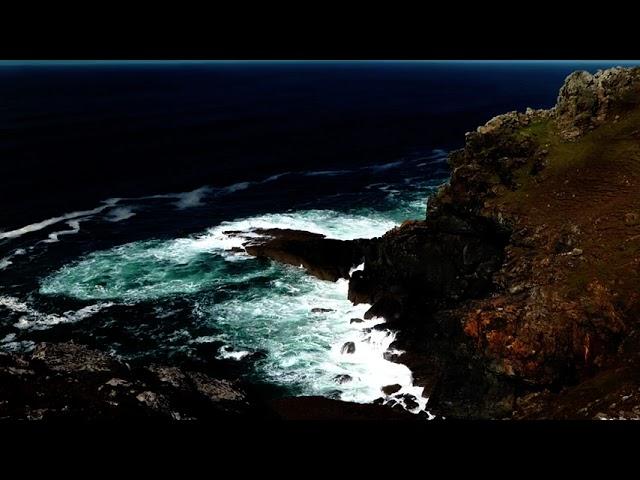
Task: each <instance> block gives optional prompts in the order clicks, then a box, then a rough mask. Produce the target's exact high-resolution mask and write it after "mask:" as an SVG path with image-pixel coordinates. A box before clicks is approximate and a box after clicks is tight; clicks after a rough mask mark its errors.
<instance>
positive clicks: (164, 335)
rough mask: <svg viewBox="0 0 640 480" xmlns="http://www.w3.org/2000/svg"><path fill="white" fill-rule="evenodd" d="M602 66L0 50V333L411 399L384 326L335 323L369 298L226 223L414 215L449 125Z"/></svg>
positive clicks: (354, 230) (3, 344)
mask: <svg viewBox="0 0 640 480" xmlns="http://www.w3.org/2000/svg"><path fill="white" fill-rule="evenodd" d="M615 63H616V64H618V63H621V62H615ZM623 63H624V62H623ZM626 63H628V62H626ZM606 66H609V64H607V63H605V62H600V63H599V62H588V63H582V64H579V63H576V62H573V63H567V62H554V63H548V62H547V63H545V62H515V63H514V62H512V63H495V62H494V63H490V62H456V63H447V62H431V63H430V62H259V63H247V62H183V63H175V64H172V63H163V62H148V63H122V62H109V63H95V62H94V63H82V62H77V63H73V62H67V63H63V64H58V63H55V62H44V63H42V62H41V63H20V62H13V63H5V64H0V202H1V203H0V205H2V209H1V210H0V348H3V349H7V350H12V349H13V350H22V349H29V348H30V347H31V346H32V345H33V342H35V341H39V340H68V339H75V340H77V341H79V342H83V343H89V344H91V345H95V346H97V347H99V348H102V349H104V350H108V351H112V352H114V353H116V354H119V355H122V356H124V357H130V358H146V359H153V360H161V361H165V362H178V361H190V360H194V361H195V360H198V361H202V362H208V361H215V360H217V361H218V363H216V365H218V366H219V368H220V369H222V370H223V371H229V372H234V373H237V372H241V373H242V374H244V375H246V376H247V377H248V378H250V379H252V380H253V381H257V382H262V383H266V384H268V385H273V386H278V387H282V388H284V390H285V391H286V392H288V393H294V394H320V395H327V396H334V397H339V398H344V399H350V400H357V401H371V400H373V399H374V398H376V397H378V396H380V391H379V388H380V386H382V385H385V384H390V383H400V384H401V385H403V392H412V393H414V394H417V395H418V396H419V389H417V387H414V386H412V381H411V373H410V372H409V371H408V369H407V368H406V367H404V366H402V365H400V364H392V363H390V362H387V361H385V360H384V359H383V358H382V353H383V352H384V351H386V350H387V349H388V348H389V345H390V343H391V342H392V341H393V332H388V331H387V332H385V331H381V330H373V331H371V332H369V331H367V330H366V328H368V327H371V325H372V324H374V323H376V322H380V321H382V320H372V321H371V322H366V323H365V324H350V323H349V319H350V318H353V317H357V316H361V315H362V314H363V313H364V311H365V310H366V306H357V307H354V306H352V305H351V304H350V303H349V302H348V301H347V300H346V282H344V283H341V282H338V283H337V284H333V283H330V282H322V281H320V280H316V279H313V278H310V277H308V276H306V275H305V274H304V272H303V271H301V270H300V269H297V268H294V267H284V266H280V265H275V264H271V263H269V262H263V261H259V260H256V259H252V258H249V257H247V256H246V255H243V254H242V253H234V252H231V251H230V250H229V249H230V248H231V247H234V246H239V244H238V240H237V239H234V238H232V237H230V236H229V235H227V234H225V232H226V231H228V230H238V229H243V230H250V229H251V228H255V227H260V226H262V227H273V226H278V227H282V228H300V229H306V230H312V231H317V232H320V233H325V234H326V235H328V236H331V237H334V238H344V239H350V238H359V237H372V236H377V235H381V234H382V233H384V232H385V231H386V230H388V229H389V228H391V227H393V226H394V225H397V224H398V223H400V222H401V221H403V220H404V219H407V218H422V217H424V215H425V206H426V199H427V197H428V195H429V194H430V192H432V191H434V189H435V188H437V186H438V185H440V184H441V183H442V182H444V181H446V179H447V176H448V173H449V172H448V167H447V164H446V161H445V157H446V152H447V151H449V150H451V149H454V148H459V147H461V146H462V142H463V139H464V133H465V132H467V131H470V130H472V129H474V128H475V127H477V126H478V125H480V124H482V123H484V122H486V121H487V120H488V119H489V118H491V117H492V116H494V115H496V114H499V113H503V112H505V111H510V110H524V109H525V108H526V107H533V108H547V107H551V106H552V105H553V104H554V103H555V99H556V96H557V91H558V88H559V87H560V85H561V84H562V82H563V80H564V78H565V77H566V75H567V74H569V73H570V72H571V71H573V70H575V69H578V68H581V69H587V70H590V71H595V70H596V69H598V68H602V67H606ZM316 307H321V308H329V309H331V311H330V312H320V313H318V312H312V309H313V308H316ZM345 341H355V342H356V343H357V345H358V348H357V350H356V354H355V355H344V354H342V353H341V351H340V346H341V345H342V344H343V343H344V342H345ZM339 375H350V376H351V377H352V380H351V381H350V382H347V383H344V384H340V383H338V382H336V380H335V378H336V377H337V376H339ZM423 403H424V402H423ZM423 403H422V406H424V404H423Z"/></svg>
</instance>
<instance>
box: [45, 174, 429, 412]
mask: <svg viewBox="0 0 640 480" xmlns="http://www.w3.org/2000/svg"><path fill="white" fill-rule="evenodd" d="M437 183H440V182H435V181H432V182H430V183H429V182H427V183H424V184H422V185H412V187H411V188H406V189H404V190H402V189H400V186H398V185H396V186H393V185H391V186H390V185H388V184H384V183H381V184H373V185H371V186H369V187H370V188H373V189H377V190H378V191H380V192H381V193H382V194H383V199H382V201H380V202H379V204H378V205H377V208H373V207H366V206H362V207H357V208H354V209H348V210H344V211H338V210H332V209H306V210H304V209H303V210H292V211H289V212H284V213H269V214H263V215H257V216H250V217H246V218H239V219H236V220H233V221H225V222H222V223H221V224H219V225H216V226H214V227H212V228H210V229H208V230H207V231H205V232H202V233H200V234H196V235H192V236H187V237H184V238H175V239H171V240H153V239H152V240H144V241H138V242H132V243H127V244H124V245H119V246H116V247H114V248H111V249H107V250H102V251H95V252H91V253H89V254H88V255H85V256H83V257H81V258H79V259H78V260H76V261H74V262H71V263H69V264H67V265H65V266H63V267H62V268H61V269H59V270H58V271H56V272H54V273H53V274H52V275H49V276H47V277H46V278H44V279H43V280H42V281H41V284H40V291H39V293H40V294H42V295H45V296H58V297H60V296H63V297H68V298H73V299H77V300H82V301H86V302H96V304H98V303H101V304H103V305H104V304H105V303H106V302H109V305H111V304H114V303H115V304H128V305H135V304H137V303H139V302H149V301H161V300H166V299H167V298H171V297H180V298H189V299H190V301H191V302H192V315H193V316H194V317H195V318H196V319H197V321H198V323H199V324H201V325H208V326H211V327H215V329H216V331H217V332H219V333H217V334H215V335H205V336H196V335H193V334H190V333H189V332H185V335H184V336H185V338H184V341H185V342H187V343H191V344H193V343H207V342H223V343H224V347H222V348H221V349H220V350H219V352H218V356H219V357H220V358H228V359H236V360H241V359H242V358H244V357H245V356H246V355H248V354H250V353H253V352H257V351H260V352H265V356H264V359H262V360H260V361H259V362H258V364H257V365H256V372H255V374H256V375H257V377H259V378H260V379H261V380H263V381H266V382H270V383H274V384H277V385H281V386H285V387H287V388H289V389H290V390H291V391H292V392H294V393H297V394H304V395H325V396H332V397H338V398H342V399H345V400H355V401H365V402H366V401H372V400H374V399H375V398H378V397H380V396H381V392H380V387H381V386H384V385H388V384H394V383H399V384H401V385H403V386H404V390H403V392H413V393H414V394H415V393H420V392H416V387H413V386H412V378H411V372H410V371H409V369H408V368H407V367H405V366H404V365H401V364H397V363H391V362H388V361H386V360H384V358H383V353H384V352H385V351H387V350H388V349H389V345H390V344H391V342H392V341H393V340H394V335H393V333H392V332H390V331H386V330H371V327H372V326H374V325H376V324H378V323H382V322H383V320H382V319H372V320H368V321H365V322H363V323H351V322H350V320H351V319H353V318H362V317H363V314H364V312H365V311H366V310H367V309H368V307H369V306H368V305H358V306H354V305H352V304H351V303H350V302H349V301H348V300H347V289H348V283H347V281H346V280H340V281H338V282H335V283H334V282H327V281H322V280H318V279H316V278H314V277H311V276H309V275H307V274H306V272H305V271H304V270H303V269H301V268H297V267H293V266H286V265H280V264H277V263H273V262H265V261H262V260H258V259H255V258H253V257H250V256H249V255H247V254H246V253H244V252H234V251H231V248H233V247H239V246H241V243H242V241H243V240H242V239H239V238H237V237H233V236H229V235H227V234H225V233H224V232H226V231H237V230H242V231H245V232H249V234H251V233H250V232H251V230H252V229H255V228H273V227H278V228H291V229H300V230H307V231H311V232H317V233H322V234H324V235H326V236H327V237H330V238H337V239H344V240H348V239H354V238H371V237H375V236H379V235H382V234H384V233H385V232H386V231H388V230H389V229H391V228H393V227H394V226H396V225H398V224H399V223H401V222H402V221H404V220H406V219H408V218H423V217H424V215H425V209H426V198H427V196H428V193H429V192H430V191H432V190H433V188H434V186H435V185H436V184H437ZM314 309H316V311H313V310H314ZM317 309H324V311H318V310H317ZM349 341H352V342H354V343H355V344H356V352H355V353H353V354H345V353H342V351H341V348H342V345H343V344H344V343H345V342H349ZM341 375H342V376H345V375H348V376H349V377H350V378H351V380H350V381H348V382H345V383H339V382H338V381H337V378H338V377H339V376H341Z"/></svg>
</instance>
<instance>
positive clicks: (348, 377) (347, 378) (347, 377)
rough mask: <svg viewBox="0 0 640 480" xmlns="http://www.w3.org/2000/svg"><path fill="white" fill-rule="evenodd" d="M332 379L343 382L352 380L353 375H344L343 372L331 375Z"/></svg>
mask: <svg viewBox="0 0 640 480" xmlns="http://www.w3.org/2000/svg"><path fill="white" fill-rule="evenodd" d="M333 379H334V380H335V381H336V383H339V384H343V383H348V382H350V381H352V380H353V377H352V376H351V375H346V374H344V373H343V374H340V375H336V376H335V377H333Z"/></svg>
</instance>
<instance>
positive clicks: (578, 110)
mask: <svg viewBox="0 0 640 480" xmlns="http://www.w3.org/2000/svg"><path fill="white" fill-rule="evenodd" d="M639 125H640V69H638V68H635V69H623V68H615V69H610V70H606V71H603V72H598V73H596V74H595V75H591V74H589V73H586V72H577V73H574V74H572V75H570V76H569V77H568V78H567V80H566V82H565V84H564V86H563V87H562V88H561V90H560V93H559V96H558V101H557V105H556V106H555V107H554V108H553V109H551V110H531V109H527V111H526V112H525V113H518V112H510V113H507V114H504V115H499V116H497V117H495V118H493V119H491V120H490V121H489V122H487V123H486V124H485V125H483V126H481V127H479V128H478V129H477V130H476V131H474V132H470V133H468V134H466V136H465V146H464V148H463V149H460V150H458V151H455V152H452V153H451V154H450V157H449V163H450V165H451V168H452V174H451V179H450V182H449V183H448V184H447V185H446V186H444V187H443V188H442V189H441V190H440V191H439V192H438V193H437V194H436V195H435V196H434V197H433V198H431V199H430V201H429V204H428V215H427V218H426V219H425V220H422V221H411V222H405V224H403V225H402V226H400V227H398V228H396V229H393V230H391V231H390V232H387V233H386V234H385V235H384V236H382V237H381V238H378V239H373V240H370V241H359V242H355V243H353V244H352V246H351V247H348V246H347V245H348V242H347V243H345V244H340V249H341V250H342V251H343V252H345V251H347V252H348V251H349V250H350V249H351V252H352V253H353V252H356V253H354V254H353V255H352V256H350V255H349V254H343V256H342V257H336V258H338V260H337V261H335V260H334V259H333V258H331V256H327V255H324V253H323V256H322V258H321V261H319V259H314V261H313V262H309V263H310V264H311V265H313V264H320V265H321V269H320V270H321V271H322V272H333V273H331V274H326V273H324V274H321V276H324V278H333V279H335V278H338V277H342V278H347V275H346V272H347V271H348V269H349V268H350V267H351V266H353V265H355V264H360V263H361V261H362V260H364V264H365V267H364V269H363V270H362V271H356V272H355V273H354V274H353V276H352V277H351V279H350V282H349V299H350V300H351V301H352V302H354V303H370V304H371V305H372V306H371V308H370V310H369V311H368V312H367V314H366V315H365V318H372V317H375V316H383V317H385V318H386V319H387V320H388V321H391V322H393V326H394V328H396V329H398V336H397V340H396V343H397V345H398V347H400V348H401V349H402V350H404V351H405V352H406V353H405V354H404V355H403V356H402V361H403V363H406V364H407V365H408V366H409V367H410V368H411V369H412V371H413V373H414V377H415V379H416V382H417V383H418V384H420V385H424V386H425V388H426V391H427V394H428V396H429V398H430V400H429V409H430V410H431V411H432V413H436V414H440V415H444V416H446V417H448V418H452V417H464V418H508V417H511V416H515V417H516V418H525V417H526V418H539V417H543V416H545V415H552V416H554V415H555V416H558V417H562V418H573V417H575V418H583V417H584V415H583V414H582V413H580V412H579V411H578V409H577V408H578V405H579V402H578V401H576V400H575V399H577V398H579V397H580V396H581V395H583V396H586V397H589V395H591V394H589V395H587V394H586V392H587V391H588V390H587V389H588V385H589V384H593V385H598V386H599V387H598V388H599V389H600V392H599V393H597V394H596V393H593V390H591V392H592V394H593V395H595V397H593V396H592V397H591V398H592V400H593V401H595V399H597V398H601V399H605V398H606V399H609V398H613V397H612V396H615V395H617V393H616V392H627V390H628V389H630V388H632V387H633V385H634V383H633V382H634V381H635V380H633V381H632V380H631V377H630V375H629V374H627V373H624V372H629V371H630V370H629V368H630V367H628V366H626V367H625V366H620V361H621V355H622V354H621V353H620V346H621V344H623V343H624V341H625V339H627V338H628V336H629V335H630V334H631V332H632V331H633V330H634V329H635V323H634V322H636V319H637V316H638V314H640V296H639V295H638V293H637V292H638V291H640V273H639V272H640V268H637V267H638V266H639V264H640V255H639V252H640V230H639V229H640V222H638V221H637V218H636V217H637V212H638V211H640V196H639V195H638V185H640V162H638V158H640V147H639V145H640V141H639V140H640V128H639V127H638V126H639ZM325 242H328V240H327V239H322V238H314V239H313V241H311V239H307V240H304V239H303V243H306V244H307V246H305V247H303V246H301V245H299V244H298V245H296V247H295V249H294V252H295V253H296V254H297V255H298V256H297V257H294V258H295V260H296V261H299V260H300V253H299V252H300V251H304V252H305V255H306V252H307V250H306V249H309V250H311V249H317V250H318V251H322V252H327V251H329V250H330V249H331V248H334V247H330V246H329V245H330V244H329V243H327V247H326V249H325V247H319V246H320V245H322V244H323V243H325ZM311 246H313V247H312V248H311ZM279 247H280V248H281V250H286V249H288V248H289V245H284V244H280V245H279ZM278 256H284V257H285V260H283V261H286V262H287V263H294V262H292V260H291V258H287V256H286V255H283V254H282V251H278V253H277V254H276V255H272V256H271V257H270V258H276V259H277V257H278ZM287 260H288V261H287ZM332 262H333V266H332ZM300 263H302V262H300ZM336 272H339V273H336ZM613 372H618V373H613ZM615 378H618V379H620V380H619V382H618V384H617V386H615V385H614V384H613V383H612V381H613V379H615ZM598 379H602V381H600V380H598ZM605 379H609V380H606V381H605ZM594 382H595V383H594ZM614 383H615V382H614ZM607 389H609V390H607ZM545 391H548V392H559V393H544V392H545ZM571 392H581V393H575V394H572V393H571ZM629 395H630V394H629V393H624V394H623V395H622V397H625V398H626V397H628V396H629ZM596 397H597V398H596ZM622 397H621V398H622ZM571 398H573V399H574V400H571ZM629 398H635V397H633V396H631V397H629ZM607 401H609V400H607ZM624 401H625V402H628V401H629V400H628V398H627V400H624ZM596 404H598V405H600V404H599V403H598V402H596V403H594V405H596ZM617 404H618V403H617V402H615V401H612V402H611V403H610V404H608V406H606V405H604V404H602V405H601V408H602V409H603V410H602V411H600V412H596V413H593V412H592V411H591V410H590V408H591V407H588V406H587V407H585V406H582V407H580V409H583V408H586V411H587V412H588V415H592V414H593V415H595V416H598V415H600V414H602V415H609V414H612V412H613V410H612V409H614V408H615V406H612V405H617ZM560 406H563V407H562V413H559V408H561V407H560ZM605 407H607V408H608V410H606V409H605ZM625 408H626V407H625ZM630 408H631V407H630ZM633 408H635V407H633ZM633 408H631V410H628V412H632V413H633V412H634V410H633ZM625 411H627V410H625ZM514 412H515V413H514ZM518 412H525V413H518ZM553 412H556V413H553ZM632 413H630V414H629V415H631V414H632ZM602 415H600V416H602Z"/></svg>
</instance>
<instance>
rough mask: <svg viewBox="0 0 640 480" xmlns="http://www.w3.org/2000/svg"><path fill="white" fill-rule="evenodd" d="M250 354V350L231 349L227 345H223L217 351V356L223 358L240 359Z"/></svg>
mask: <svg viewBox="0 0 640 480" xmlns="http://www.w3.org/2000/svg"><path fill="white" fill-rule="evenodd" d="M250 354H251V352H247V351H246V350H233V349H232V348H231V347H229V346H228V345H225V346H223V347H222V348H220V350H219V351H218V358H221V359H223V360H242V359H243V358H245V357H246V356H247V355H250Z"/></svg>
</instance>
